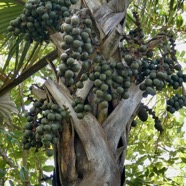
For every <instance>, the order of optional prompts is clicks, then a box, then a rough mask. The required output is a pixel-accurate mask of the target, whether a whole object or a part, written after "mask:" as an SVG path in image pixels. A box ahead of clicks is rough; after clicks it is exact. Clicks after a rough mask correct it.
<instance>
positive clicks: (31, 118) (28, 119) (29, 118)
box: [26, 116, 34, 122]
mask: <svg viewBox="0 0 186 186" xmlns="http://www.w3.org/2000/svg"><path fill="white" fill-rule="evenodd" d="M33 119H34V118H33V117H32V116H27V118H26V120H27V121H28V122H32V121H33Z"/></svg>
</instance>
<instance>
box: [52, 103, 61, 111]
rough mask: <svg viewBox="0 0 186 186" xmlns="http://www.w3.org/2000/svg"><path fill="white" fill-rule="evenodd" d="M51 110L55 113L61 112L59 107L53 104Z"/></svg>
mask: <svg viewBox="0 0 186 186" xmlns="http://www.w3.org/2000/svg"><path fill="white" fill-rule="evenodd" d="M51 109H52V110H53V111H57V110H59V106H58V105H57V104H52V105H51Z"/></svg>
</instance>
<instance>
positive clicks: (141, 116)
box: [138, 107, 148, 122]
mask: <svg viewBox="0 0 186 186" xmlns="http://www.w3.org/2000/svg"><path fill="white" fill-rule="evenodd" d="M138 117H139V119H140V120H141V121H144V122H145V121H147V119H148V114H147V111H146V109H145V108H144V107H141V108H140V110H139V112H138Z"/></svg>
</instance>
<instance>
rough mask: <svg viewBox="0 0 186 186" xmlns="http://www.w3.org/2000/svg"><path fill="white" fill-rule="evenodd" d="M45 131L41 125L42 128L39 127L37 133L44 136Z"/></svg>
mask: <svg viewBox="0 0 186 186" xmlns="http://www.w3.org/2000/svg"><path fill="white" fill-rule="evenodd" d="M43 130H44V129H43V126H42V125H40V126H38V127H37V128H36V133H38V134H40V135H42V134H43Z"/></svg>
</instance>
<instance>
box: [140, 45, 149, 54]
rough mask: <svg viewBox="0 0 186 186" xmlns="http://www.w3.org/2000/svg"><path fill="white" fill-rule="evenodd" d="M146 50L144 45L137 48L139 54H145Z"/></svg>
mask: <svg viewBox="0 0 186 186" xmlns="http://www.w3.org/2000/svg"><path fill="white" fill-rule="evenodd" d="M146 50H147V46H146V45H141V46H140V48H139V51H140V52H146Z"/></svg>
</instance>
